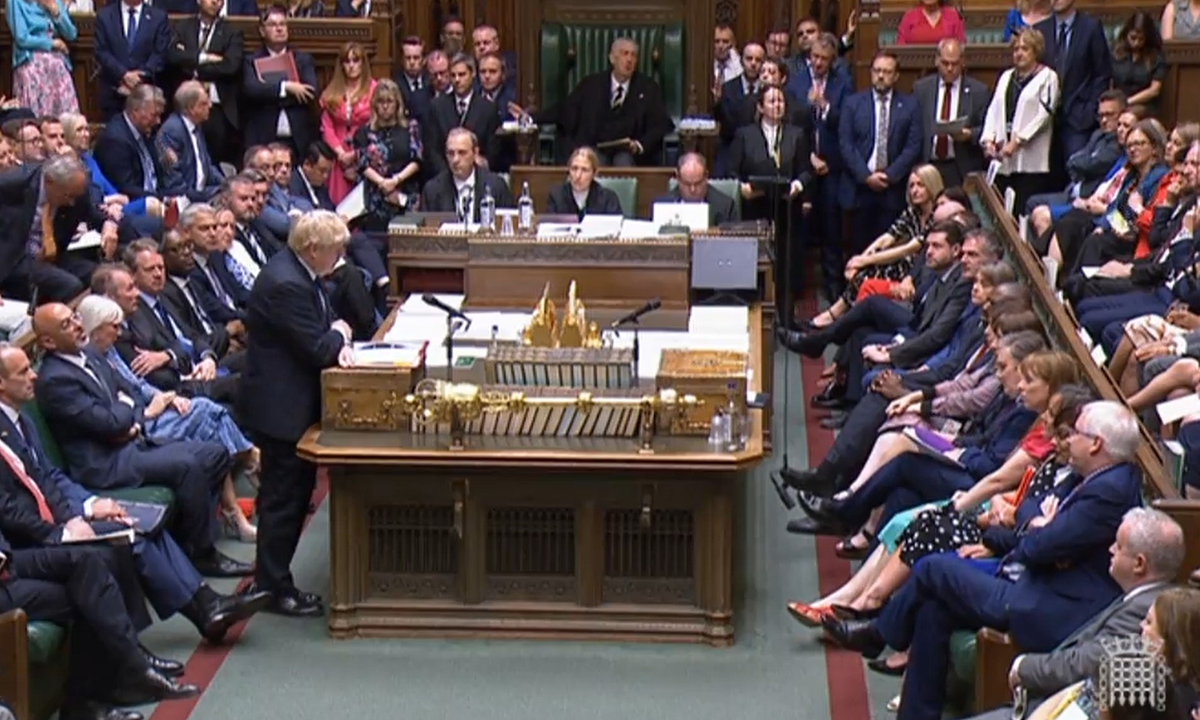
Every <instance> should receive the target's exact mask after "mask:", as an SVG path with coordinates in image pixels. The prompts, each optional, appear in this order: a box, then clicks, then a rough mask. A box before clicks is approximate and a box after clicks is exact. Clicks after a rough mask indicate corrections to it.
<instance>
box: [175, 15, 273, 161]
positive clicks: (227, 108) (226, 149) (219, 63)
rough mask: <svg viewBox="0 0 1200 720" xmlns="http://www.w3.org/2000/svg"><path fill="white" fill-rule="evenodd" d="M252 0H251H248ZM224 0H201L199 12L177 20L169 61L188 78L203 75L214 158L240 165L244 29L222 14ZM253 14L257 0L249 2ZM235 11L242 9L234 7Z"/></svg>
mask: <svg viewBox="0 0 1200 720" xmlns="http://www.w3.org/2000/svg"><path fill="white" fill-rule="evenodd" d="M247 1H248V2H249V0H247ZM223 2H224V0H199V3H198V10H199V13H198V14H197V15H195V16H194V17H189V18H184V19H182V20H180V21H179V22H177V23H175V27H174V29H173V35H172V37H171V45H170V47H169V48H168V50H167V62H169V63H170V64H171V67H173V68H175V70H176V72H178V73H179V75H180V76H182V78H183V79H186V80H199V81H200V82H202V83H204V87H205V88H207V89H208V97H209V100H211V101H212V112H210V113H209V116H208V120H206V121H205V122H204V124H203V127H204V138H205V140H206V141H207V142H208V147H209V149H210V150H212V151H213V159H214V160H216V161H217V162H227V163H230V164H232V165H236V164H237V161H238V159H239V158H240V157H241V133H240V132H239V129H240V128H241V126H242V125H241V118H240V117H239V115H238V95H240V94H241V92H242V88H241V84H242V72H243V69H242V65H243V62H244V60H243V54H244V45H245V40H244V38H243V37H242V31H241V30H238V29H237V28H235V27H234V26H232V25H230V24H229V23H227V22H225V19H224V18H223V17H221V7H222V3H223ZM250 7H251V8H253V10H252V11H251V12H250V13H249V14H251V15H257V14H258V6H257V5H255V4H254V3H253V2H250ZM228 12H229V14H230V15H238V14H241V13H238V12H236V9H234V8H230V9H229V11H228Z"/></svg>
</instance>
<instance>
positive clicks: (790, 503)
mask: <svg viewBox="0 0 1200 720" xmlns="http://www.w3.org/2000/svg"><path fill="white" fill-rule="evenodd" d="M788 472H794V471H793V470H792V469H791V468H783V469H781V470H780V471H779V472H773V473H771V484H772V485H774V486H775V494H776V495H778V496H779V500H780V502H782V503H783V506H784V507H785V508H787V509H788V510H795V509H796V500H795V499H794V498H792V491H791V489H790V488H789V487H788V485H789V483H788V481H787V478H786V473H788Z"/></svg>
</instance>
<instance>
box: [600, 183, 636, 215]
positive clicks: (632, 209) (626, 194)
mask: <svg viewBox="0 0 1200 720" xmlns="http://www.w3.org/2000/svg"><path fill="white" fill-rule="evenodd" d="M596 182H597V183H599V185H600V187H602V188H607V189H609V190H612V191H613V192H615V193H616V194H617V199H618V200H620V201H621V214H622V215H624V216H625V217H627V218H636V217H637V197H638V179H637V178H635V177H613V176H611V175H604V176H601V175H597V176H596Z"/></svg>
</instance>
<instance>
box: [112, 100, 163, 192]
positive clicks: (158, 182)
mask: <svg viewBox="0 0 1200 720" xmlns="http://www.w3.org/2000/svg"><path fill="white" fill-rule="evenodd" d="M156 90H157V88H155V87H153V86H152V85H139V86H137V87H135V88H134V89H133V90H131V91H130V92H129V95H128V96H127V97H126V98H125V111H124V112H122V113H119V114H117V115H114V116H113V117H112V118H110V119H109V121H108V123H106V124H105V126H104V130H103V131H102V132H101V133H100V137H99V138H98V139H97V140H96V149H95V151H94V155H95V158H96V164H97V165H99V166H100V170H101V172H103V173H104V177H106V178H108V180H109V182H111V183H112V184H113V185H114V186H115V187H116V188H117V192H119V193H121V194H122V195H124V196H125V197H127V198H129V199H131V200H136V199H138V198H143V197H147V196H150V197H160V189H161V187H162V181H163V167H162V163H163V160H164V159H169V158H164V157H163V153H162V152H161V151H160V149H159V148H158V147H156V146H155V144H154V128H155V127H157V126H158V123H159V119H160V114H159V110H160V108H159V105H158V100H157V98H156V97H155V92H156Z"/></svg>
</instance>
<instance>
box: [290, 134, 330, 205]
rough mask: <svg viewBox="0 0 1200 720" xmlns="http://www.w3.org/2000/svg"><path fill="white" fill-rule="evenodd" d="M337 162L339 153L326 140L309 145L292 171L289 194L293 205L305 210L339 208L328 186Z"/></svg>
mask: <svg viewBox="0 0 1200 720" xmlns="http://www.w3.org/2000/svg"><path fill="white" fill-rule="evenodd" d="M335 162H337V153H335V152H334V151H333V148H331V147H329V143H327V142H325V141H324V140H317V141H316V142H314V143H313V144H312V145H309V146H308V151H307V152H306V153H305V154H304V156H303V158H302V159H301V160H300V164H299V165H297V166H296V169H295V170H293V171H292V179H291V182H289V183H288V195H290V196H291V199H292V206H293V207H297V208H300V209H301V210H303V211H304V212H310V211H312V210H335V209H337V208H336V207H335V206H334V204H333V200H332V199H331V198H330V197H329V190H328V189H327V188H326V183H328V182H329V173H330V172H332V171H333V165H334V163H335Z"/></svg>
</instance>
